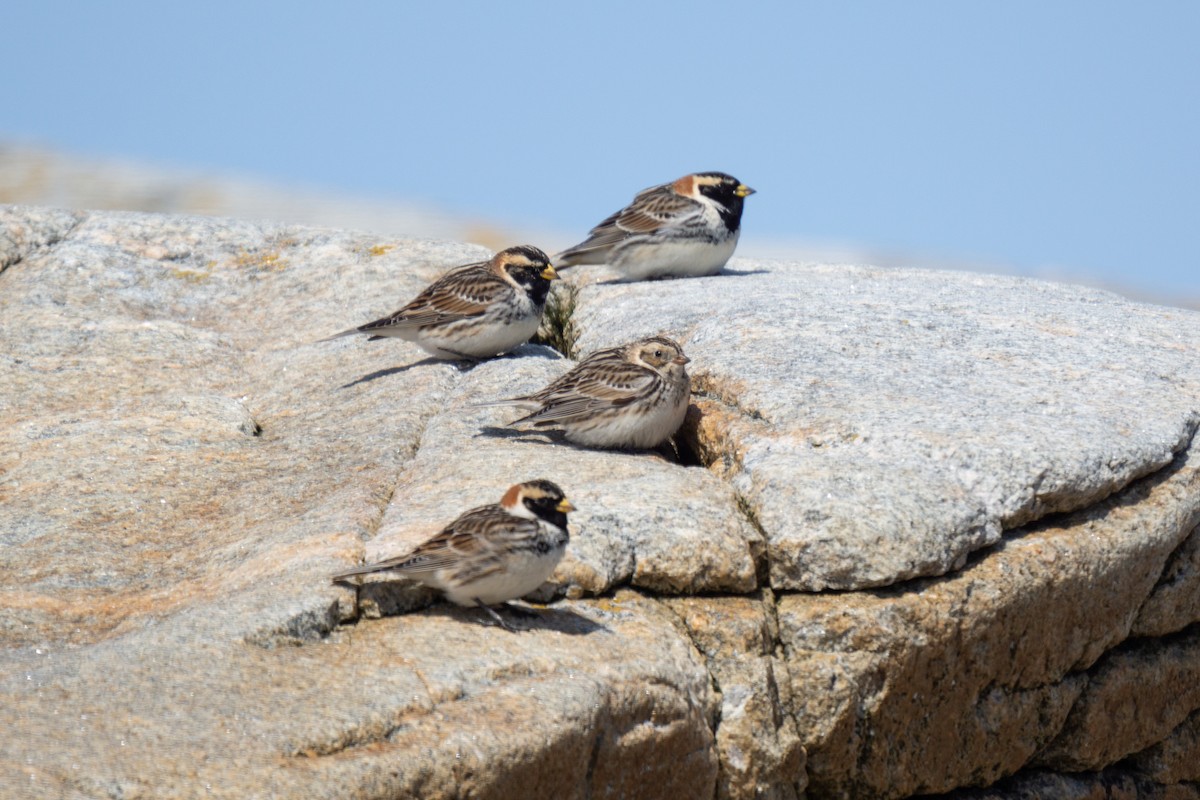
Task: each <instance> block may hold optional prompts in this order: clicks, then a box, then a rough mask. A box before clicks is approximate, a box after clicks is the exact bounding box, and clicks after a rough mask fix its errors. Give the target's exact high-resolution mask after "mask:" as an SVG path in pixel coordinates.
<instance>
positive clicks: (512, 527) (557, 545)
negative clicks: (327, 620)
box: [333, 479, 575, 628]
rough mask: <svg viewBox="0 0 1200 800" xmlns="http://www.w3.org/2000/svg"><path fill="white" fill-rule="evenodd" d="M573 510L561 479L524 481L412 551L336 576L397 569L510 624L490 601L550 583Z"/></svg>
mask: <svg viewBox="0 0 1200 800" xmlns="http://www.w3.org/2000/svg"><path fill="white" fill-rule="evenodd" d="M574 510H575V507H574V506H572V505H571V503H570V502H569V501H568V500H567V498H566V496H565V495H564V494H563V491H562V489H560V488H559V487H558V485H557V484H554V483H552V482H550V481H548V480H544V479H539V480H533V481H526V482H525V483H518V484H515V485H513V486H512V487H510V488H509V489H508V491H506V492H505V493H504V497H503V498H502V499H501V501H500V502H499V503H498V504H497V503H493V504H490V505H486V506H479V507H478V508H473V509H471V510H470V511H467V512H465V513H463V514H462V515H460V516H459V517H458V518H457V519H455V520H454V521H453V522H451V523H450V524H449V525H447V526H446V527H445V528H443V529H442V530H441V531H440V532H439V533H438V534H437V535H435V536H433V537H432V538H430V539H428V540H427V541H425V542H424V543H422V544H421V545H419V546H418V547H417V548H416V549H414V550H412V551H411V552H409V553H406V554H404V555H402V556H398V557H396V558H389V559H387V560H386V561H380V562H378V563H375V564H368V565H366V566H362V567H358V568H357V569H352V570H347V571H346V572H342V573H340V574H338V575H335V576H333V580H334V582H341V581H347V580H348V579H349V578H353V577H356V576H360V575H370V574H373V573H376V572H395V573H398V574H399V575H401V576H403V577H405V578H409V579H411V580H415V581H417V582H418V583H422V584H424V585H426V586H430V587H432V588H434V589H439V590H441V591H442V592H443V593H444V594H445V596H446V599H447V600H449V601H450V602H452V603H455V604H457V605H460V606H480V607H482V608H483V609H485V610H486V611H487V613H489V614H490V615H491V616H492V617H493V618H494V619H495V620H496V621H497V622H499V624H500V625H501V626H502V627H505V628H508V627H509V626H508V625H507V624H506V623H505V622H504V620H503V619H501V618H500V616H499V615H498V614H496V612H495V611H493V610H492V609H491V608H489V606H493V605H501V604H503V603H505V602H507V601H509V600H515V599H517V598H519V597H524V596H525V595H527V594H529V593H530V592H532V591H533V590H534V589H536V588H538V587H539V586H541V585H542V584H543V583H545V581H546V579H547V578H549V577H550V574H551V573H552V572H553V571H554V567H555V566H556V565H557V564H558V562H559V560H560V559H561V558H562V556H563V553H564V551H565V550H566V546H567V542H568V540H569V538H570V536H569V534H568V532H567V514H568V513H570V512H571V511H574Z"/></svg>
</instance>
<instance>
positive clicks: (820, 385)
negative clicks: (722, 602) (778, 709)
mask: <svg viewBox="0 0 1200 800" xmlns="http://www.w3.org/2000/svg"><path fill="white" fill-rule="evenodd" d="M757 266H759V265H749V264H747V263H746V262H744V261H735V262H734V263H733V267H734V269H733V270H732V271H731V272H730V273H729V274H726V275H718V276H715V277H712V278H703V279H695V280H680V281H672V282H652V283H640V284H624V285H609V284H593V285H588V286H585V287H584V288H583V289H582V291H581V292H580V295H579V298H578V309H577V311H576V314H575V327H576V330H577V331H578V346H579V347H580V348H581V349H582V350H584V351H587V350H590V349H593V348H597V347H602V346H607V345H610V344H613V343H615V342H616V341H619V340H624V339H627V338H634V337H637V336H643V335H647V334H649V333H657V332H660V331H662V332H666V333H668V334H670V335H672V336H675V337H677V338H678V339H680V341H681V342H682V344H683V346H684V348H685V350H686V352H687V353H688V355H689V356H691V358H692V364H691V365H690V366H689V369H690V370H691V372H692V375H693V376H694V378H695V385H696V388H697V390H698V398H697V403H698V405H699V406H700V409H701V410H702V411H703V413H704V417H703V418H702V419H701V420H700V421H699V422H698V423H697V425H696V427H695V428H693V429H692V430H693V434H692V435H693V436H694V437H695V439H696V446H697V448H698V449H699V450H701V451H702V452H704V453H705V457H706V460H708V461H711V462H715V463H717V464H718V465H720V467H721V468H722V469H723V470H724V471H725V472H726V473H727V474H729V475H730V477H731V478H732V481H733V484H734V486H735V487H737V489H738V491H739V492H740V493H741V495H742V496H743V497H744V498H745V501H746V502H747V504H748V505H749V508H750V510H751V511H752V513H753V514H754V516H755V517H756V519H757V521H758V523H759V524H760V525H761V526H762V528H763V529H764V531H765V533H766V537H767V543H768V549H769V555H770V565H771V582H772V585H773V586H775V587H776V588H784V589H805V590H819V589H825V588H835V589H855V588H862V587H868V586H881V585H889V584H892V583H895V582H896V581H899V580H904V579H907V578H911V577H914V576H921V575H940V574H943V573H945V572H948V571H950V570H952V569H955V568H957V567H960V566H962V564H963V563H964V560H965V558H966V556H967V555H968V554H969V553H971V552H973V551H975V550H978V549H979V548H982V547H985V546H987V545H990V544H994V543H995V542H996V541H998V540H999V538H1000V535H1001V530H1002V529H1003V528H1010V527H1015V526H1018V525H1021V524H1022V523H1024V522H1026V521H1029V520H1031V519H1036V518H1039V517H1041V516H1043V515H1045V514H1048V513H1053V512H1061V511H1069V510H1072V509H1078V508H1083V507H1085V506H1087V505H1089V504H1091V503H1094V502H1096V501H1098V500H1100V499H1102V498H1103V497H1105V496H1107V495H1108V494H1110V493H1112V492H1114V491H1116V490H1118V489H1120V488H1121V487H1122V486H1125V485H1126V484H1128V483H1129V482H1130V481H1132V480H1134V479H1136V478H1138V477H1139V476H1142V475H1145V474H1148V473H1150V472H1153V471H1154V470H1157V469H1160V468H1162V467H1163V466H1165V465H1166V464H1167V463H1169V462H1170V461H1171V459H1172V458H1173V457H1174V455H1175V454H1176V453H1178V452H1179V451H1180V450H1181V449H1182V448H1184V447H1186V446H1187V444H1188V442H1189V441H1190V439H1191V436H1192V434H1193V432H1194V431H1195V429H1196V425H1197V419H1198V417H1197V413H1196V403H1195V401H1194V398H1195V397H1196V396H1197V393H1198V392H1200V359H1197V357H1196V354H1197V352H1200V325H1198V324H1197V323H1196V316H1195V315H1194V314H1193V313H1191V312H1187V311H1181V310H1178V309H1170V308H1158V307H1153V306H1145V305H1137V304H1134V303H1130V302H1127V301H1124V300H1121V299H1120V298H1118V297H1116V296H1115V295H1111V294H1108V293H1106V292H1102V291H1096V290H1088V289H1081V288H1079V287H1066V286H1058V285H1054V284H1046V283H1040V282H1036V281H1030V280H1024V279H1019V278H1003V277H995V276H987V275H974V274H960V275H955V274H952V273H945V272H929V271H921V270H875V269H864V268H859V267H844V266H837V267H827V266H799V265H784V264H771V265H769V266H767V265H762V266H761V267H759V268H757V269H756V268H749V269H748V268H747V267H757ZM572 274H574V273H572ZM585 277H586V276H585ZM1135 353H1136V355H1134V354H1135ZM708 417H712V419H711V420H709V419H708ZM797 476H803V480H797Z"/></svg>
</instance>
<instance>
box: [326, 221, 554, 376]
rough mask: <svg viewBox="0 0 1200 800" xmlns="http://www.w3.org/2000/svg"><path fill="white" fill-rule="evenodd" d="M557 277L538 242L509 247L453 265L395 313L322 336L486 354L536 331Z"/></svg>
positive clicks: (449, 355) (466, 355)
mask: <svg viewBox="0 0 1200 800" xmlns="http://www.w3.org/2000/svg"><path fill="white" fill-rule="evenodd" d="M557 278H558V273H557V272H555V271H554V266H553V265H552V264H551V263H550V259H549V257H548V256H547V255H546V254H545V253H543V252H542V251H541V250H539V249H538V248H536V247H533V246H531V245H521V246H519V247H510V248H508V249H507V250H502V251H500V252H499V253H497V254H496V255H494V256H492V258H491V259H490V260H488V261H481V262H479V263H477V264H466V265H464V266H461V267H456V268H455V269H452V270H451V271H450V272H447V273H446V274H445V275H443V276H442V277H441V278H438V279H437V280H436V281H434V282H433V283H432V284H430V286H429V287H428V288H427V289H425V291H423V292H421V293H420V294H419V295H417V296H416V297H415V298H414V299H413V300H412V302H410V303H409V304H408V305H406V306H404V308H401V309H400V310H399V311H396V312H395V313H393V314H390V315H388V316H386V317H383V318H382V319H377V320H375V321H374V322H368V323H367V324H366V325H360V326H358V327H357V328H351V329H350V330H346V331H342V332H341V333H336V334H334V335H333V336H330V337H328V338H327V339H322V340H321V341H323V342H327V341H329V340H330V339H337V338H339V337H342V336H353V335H354V334H356V333H362V334H366V335H368V336H369V337H370V339H369V340H368V341H373V340H375V339H382V338H385V337H389V336H395V337H398V338H401V339H404V340H406V341H409V342H413V343H414V344H416V345H418V346H419V347H421V348H422V349H423V350H425V351H426V352H428V353H430V354H432V355H434V356H436V357H437V358H446V359H471V360H474V359H480V358H488V357H489V356H494V355H497V354H499V353H503V352H505V351H506V350H511V349H512V348H514V347H517V346H518V345H521V344H524V343H525V342H527V341H529V339H530V337H532V336H533V335H534V334H535V333H537V329H538V324H539V323H540V322H541V319H542V310H543V309H544V308H545V307H546V295H547V293H548V292H549V291H550V281H552V280H555V279H557Z"/></svg>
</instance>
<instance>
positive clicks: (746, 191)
mask: <svg viewBox="0 0 1200 800" xmlns="http://www.w3.org/2000/svg"><path fill="white" fill-rule="evenodd" d="M733 193H734V194H736V195H737V196H738V197H749V196H750V195H752V194H754V190H753V189H751V188H750V187H749V186H747V185H746V184H744V183H739V184H738V188H736V189H734V190H733Z"/></svg>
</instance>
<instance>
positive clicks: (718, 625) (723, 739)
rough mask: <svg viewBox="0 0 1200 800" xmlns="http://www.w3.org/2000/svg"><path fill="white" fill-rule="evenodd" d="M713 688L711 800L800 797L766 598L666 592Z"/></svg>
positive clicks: (799, 754) (795, 749) (801, 776)
mask: <svg viewBox="0 0 1200 800" xmlns="http://www.w3.org/2000/svg"><path fill="white" fill-rule="evenodd" d="M664 602H665V603H666V605H668V606H669V607H670V608H671V609H672V610H674V611H675V612H676V613H677V614H679V616H680V619H681V620H682V622H683V624H684V626H685V627H686V628H687V631H688V634H689V635H690V636H691V638H692V640H693V642H695V644H696V646H697V647H698V648H699V649H700V651H701V652H703V653H704V655H705V657H706V658H707V659H708V669H709V671H710V672H711V673H712V675H713V678H714V680H715V681H716V685H717V688H718V689H719V691H720V700H721V706H720V708H721V713H720V720H721V724H720V726H719V727H718V728H717V742H716V746H717V754H718V755H719V757H720V767H721V768H720V772H719V773H718V776H717V798H718V800H724V799H725V798H728V799H729V800H794V799H795V798H797V797H801V796H803V793H804V787H805V784H806V783H807V778H806V776H805V773H804V748H803V747H802V746H801V745H800V737H799V736H798V735H797V733H796V727H795V723H794V721H793V720H792V717H791V715H790V714H789V713H788V711H787V709H788V708H789V707H790V706H791V702H790V698H789V697H788V696H787V694H786V692H787V690H788V689H789V688H790V681H789V680H788V678H787V674H786V671H787V666H786V664H784V663H783V662H782V661H781V660H780V659H778V658H776V655H775V643H776V642H777V641H778V639H779V636H778V628H777V625H776V623H775V619H774V602H773V598H771V597H769V596H768V597H766V598H765V599H756V598H735V597H723V598H699V597H697V598H674V599H669V600H665V601H664Z"/></svg>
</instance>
